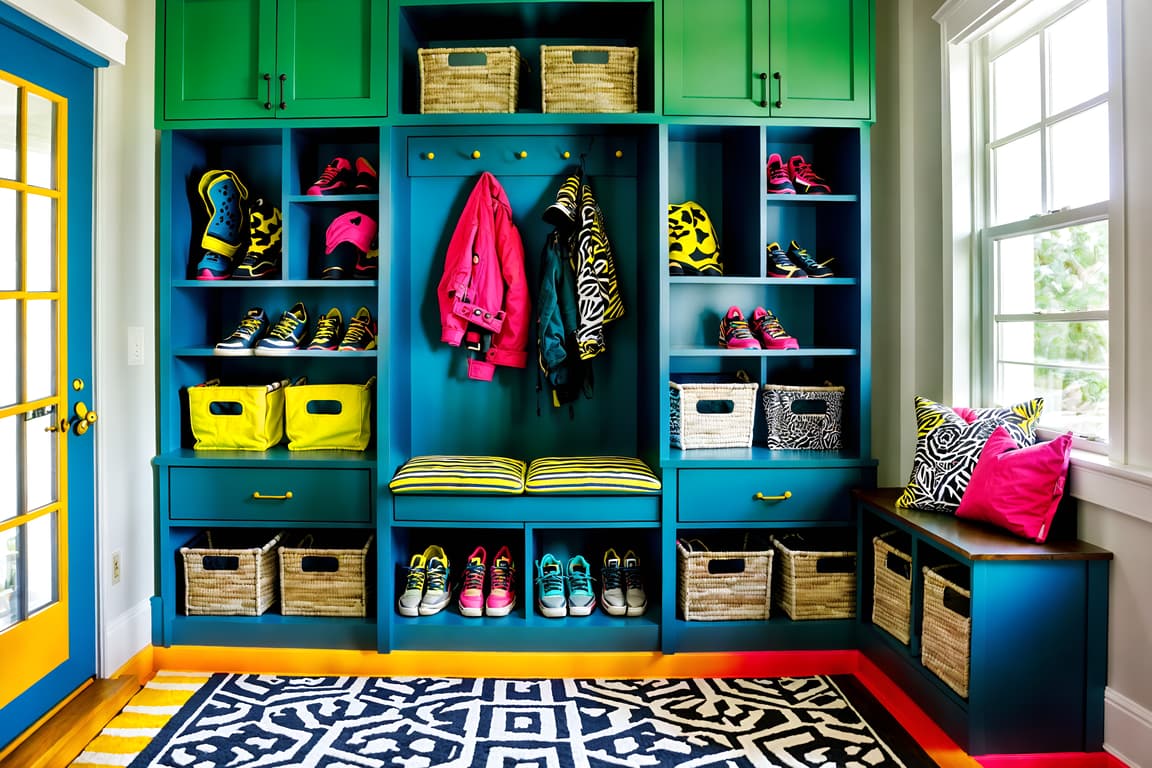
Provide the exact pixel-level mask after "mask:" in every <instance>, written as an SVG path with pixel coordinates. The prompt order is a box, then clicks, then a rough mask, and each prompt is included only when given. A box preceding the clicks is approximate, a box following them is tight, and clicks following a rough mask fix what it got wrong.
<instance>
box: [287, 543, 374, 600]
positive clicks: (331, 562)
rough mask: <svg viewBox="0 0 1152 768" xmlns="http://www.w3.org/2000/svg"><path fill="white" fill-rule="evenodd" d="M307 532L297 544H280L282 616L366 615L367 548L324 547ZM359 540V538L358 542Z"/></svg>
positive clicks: (366, 546) (369, 544) (365, 546)
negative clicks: (287, 545)
mask: <svg viewBox="0 0 1152 768" xmlns="http://www.w3.org/2000/svg"><path fill="white" fill-rule="evenodd" d="M332 543H336V542H325V541H321V542H317V541H316V539H315V537H314V536H313V535H312V534H308V535H307V536H305V537H304V538H303V539H301V541H300V543H299V544H298V546H296V547H281V548H280V611H281V613H283V614H284V615H285V616H365V615H366V614H367V604H368V601H367V590H366V588H365V584H366V583H367V582H366V573H367V570H368V549H369V548H370V547H371V546H372V535H371V534H369V536H368V540H367V541H366V542H364V545H363V546H360V547H357V548H351V547H346V548H335V547H327V548H323V547H320V546H318V544H332ZM357 544H359V542H357Z"/></svg>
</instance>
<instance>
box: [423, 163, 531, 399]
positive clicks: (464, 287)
mask: <svg viewBox="0 0 1152 768" xmlns="http://www.w3.org/2000/svg"><path fill="white" fill-rule="evenodd" d="M436 298H437V299H438V300H439V303H440V327H441V333H440V340H441V341H443V342H446V343H448V344H451V345H452V346H454V347H458V346H460V342H461V341H466V342H467V343H468V346H469V347H470V348H473V349H481V348H482V347H481V338H482V334H483V333H484V332H485V331H490V332H491V334H492V336H491V344H490V345H489V347H488V349H487V351H485V352H484V354H483V359H477V358H471V359H469V360H468V377H469V378H472V379H479V380H481V381H491V380H492V374H493V372H494V371H495V366H497V365H507V366H511V367H513V368H523V367H525V366H526V365H527V364H528V331H529V326H530V323H531V315H532V306H531V300H530V299H529V297H528V281H527V278H526V277H525V274H524V245H523V243H522V242H521V241H520V232H519V231H517V229H516V225H515V224H514V223H513V222H512V207H511V206H510V205H509V204H508V196H507V195H506V194H504V188H503V187H501V186H500V182H498V181H496V177H495V176H493V175H492V174H491V173H488V172H484V173H483V174H481V175H480V180H479V181H477V182H476V186H475V187H474V188H473V190H472V194H470V195H469V196H468V202H467V203H465V205H464V211H463V212H462V213H461V214H460V221H459V222H457V224H456V231H455V232H453V233H452V239H451V241H449V243H448V254H447V256H446V257H445V259H444V275H443V276H442V277H441V278H440V285H439V287H438V288H437V290H436Z"/></svg>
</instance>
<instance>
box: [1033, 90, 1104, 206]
mask: <svg viewBox="0 0 1152 768" xmlns="http://www.w3.org/2000/svg"><path fill="white" fill-rule="evenodd" d="M1048 135H1049V145H1050V147H1049V151H1050V152H1051V153H1052V174H1051V176H1052V207H1053V208H1064V207H1070V208H1077V207H1079V206H1081V205H1088V204H1089V203H1099V202H1101V201H1103V200H1107V199H1108V197H1109V195H1108V178H1109V174H1108V105H1107V104H1101V105H1100V106H1098V107H1093V108H1092V109H1089V110H1087V111H1085V112H1081V113H1079V114H1077V115H1074V116H1072V117H1069V118H1068V119H1066V120H1061V121H1060V122H1058V123H1055V124H1053V126H1052V127H1051V128H1050V129H1049V134H1048Z"/></svg>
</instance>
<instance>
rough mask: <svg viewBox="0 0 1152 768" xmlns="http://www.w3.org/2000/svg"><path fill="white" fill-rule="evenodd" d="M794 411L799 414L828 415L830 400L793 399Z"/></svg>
mask: <svg viewBox="0 0 1152 768" xmlns="http://www.w3.org/2000/svg"><path fill="white" fill-rule="evenodd" d="M792 413H794V414H796V415H797V416H827V415H828V401H827V400H807V399H804V398H798V399H796V400H793V401H792Z"/></svg>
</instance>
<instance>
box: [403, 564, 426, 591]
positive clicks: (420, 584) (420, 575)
mask: <svg viewBox="0 0 1152 768" xmlns="http://www.w3.org/2000/svg"><path fill="white" fill-rule="evenodd" d="M404 567H405V569H406V570H407V571H408V578H407V579H406V580H405V582H404V588H405V589H419V590H423V589H424V566H422V565H417V566H411V565H407V566H404Z"/></svg>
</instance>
